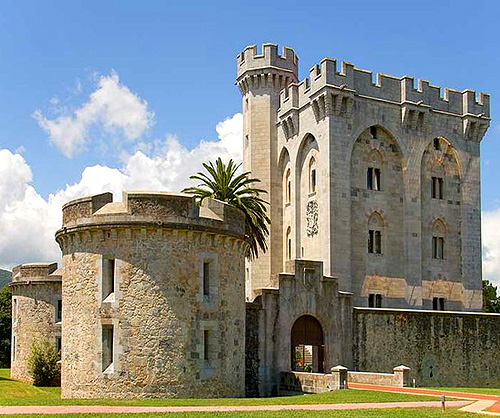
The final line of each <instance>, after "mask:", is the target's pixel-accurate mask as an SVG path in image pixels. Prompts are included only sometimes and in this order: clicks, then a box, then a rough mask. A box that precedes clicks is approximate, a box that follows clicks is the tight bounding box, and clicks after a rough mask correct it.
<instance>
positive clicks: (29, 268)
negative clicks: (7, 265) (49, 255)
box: [11, 263, 61, 285]
mask: <svg viewBox="0 0 500 418" xmlns="http://www.w3.org/2000/svg"><path fill="white" fill-rule="evenodd" d="M54 281H61V273H60V272H59V271H58V270H57V263H26V264H20V265H19V266H16V267H14V268H13V269H12V283H11V285H15V284H29V283H32V282H54Z"/></svg>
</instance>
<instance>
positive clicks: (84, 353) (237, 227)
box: [56, 192, 248, 398]
mask: <svg viewBox="0 0 500 418" xmlns="http://www.w3.org/2000/svg"><path fill="white" fill-rule="evenodd" d="M112 200H113V199H112V195H111V194H110V193H105V194H101V195H97V196H92V197H87V198H82V199H78V200H75V201H72V202H69V203H67V204H65V205H64V207H63V228H62V229H60V230H59V231H58V232H57V233H56V240H57V242H58V243H59V245H60V247H61V250H62V253H63V265H64V272H63V297H64V339H65V340H64V346H63V350H62V372H61V380H62V396H63V397H65V398H95V397H99V398H100V397H121V398H123V397H221V396H223V397H227V396H229V397H238V396H243V395H244V391H245V377H244V376H245V290H244V275H245V273H244V255H245V251H246V249H247V247H248V243H247V242H246V241H245V240H244V231H245V226H244V225H245V221H244V215H243V213H242V212H240V211H239V210H238V209H236V208H234V207H231V206H229V205H227V204H225V203H222V202H219V201H216V200H213V199H206V200H205V201H204V205H203V206H202V207H198V206H197V204H196V202H195V199H194V197H192V196H189V195H183V194H173V193H145V192H134V193H124V196H123V201H122V202H113V201H112Z"/></svg>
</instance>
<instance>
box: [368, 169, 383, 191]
mask: <svg viewBox="0 0 500 418" xmlns="http://www.w3.org/2000/svg"><path fill="white" fill-rule="evenodd" d="M366 188H367V189H368V190H376V191H380V190H381V189H382V187H381V182H380V168H373V167H368V170H367V172H366Z"/></svg>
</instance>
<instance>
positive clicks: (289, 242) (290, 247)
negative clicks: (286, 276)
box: [286, 227, 292, 260]
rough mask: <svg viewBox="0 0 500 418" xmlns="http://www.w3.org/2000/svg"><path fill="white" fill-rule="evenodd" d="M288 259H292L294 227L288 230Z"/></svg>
mask: <svg viewBox="0 0 500 418" xmlns="http://www.w3.org/2000/svg"><path fill="white" fill-rule="evenodd" d="M286 259H287V260H291V259H292V228H290V227H288V229H287V230H286Z"/></svg>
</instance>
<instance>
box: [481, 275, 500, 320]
mask: <svg viewBox="0 0 500 418" xmlns="http://www.w3.org/2000/svg"><path fill="white" fill-rule="evenodd" d="M483 309H484V312H490V313H500V296H498V294H497V287H496V286H493V283H491V282H490V281H489V280H483Z"/></svg>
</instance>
